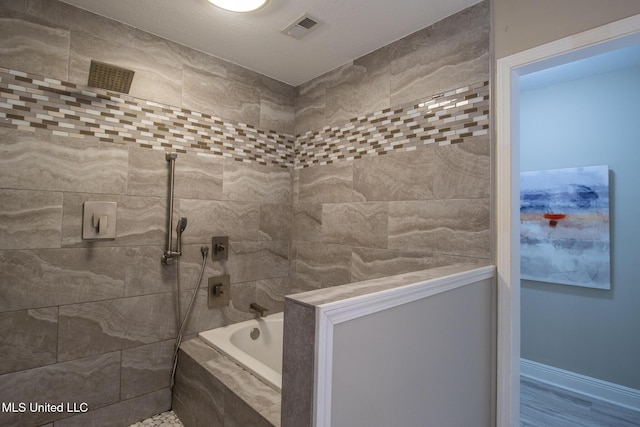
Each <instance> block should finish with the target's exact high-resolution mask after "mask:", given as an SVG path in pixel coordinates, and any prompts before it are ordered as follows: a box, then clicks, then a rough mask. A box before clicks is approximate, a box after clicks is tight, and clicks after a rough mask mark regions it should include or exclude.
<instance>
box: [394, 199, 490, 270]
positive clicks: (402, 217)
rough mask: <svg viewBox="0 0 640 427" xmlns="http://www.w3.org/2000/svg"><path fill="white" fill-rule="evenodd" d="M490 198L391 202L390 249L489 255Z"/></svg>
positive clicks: (475, 255)
mask: <svg viewBox="0 0 640 427" xmlns="http://www.w3.org/2000/svg"><path fill="white" fill-rule="evenodd" d="M489 212H490V204H489V199H457V200H430V201H411V202H389V249H406V250H425V249H426V250H429V251H431V252H433V253H440V254H449V255H460V256H468V257H474V258H489V240H490V231H489V225H490V214H489Z"/></svg>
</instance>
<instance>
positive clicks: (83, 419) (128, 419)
mask: <svg viewBox="0 0 640 427" xmlns="http://www.w3.org/2000/svg"><path fill="white" fill-rule="evenodd" d="M169 409H171V390H170V389H169V388H165V389H162V390H158V391H155V392H153V393H149V394H146V395H144V396H140V397H136V398H134V399H129V400H123V401H121V402H118V403H116V404H114V405H109V406H106V407H103V408H100V409H97V410H95V411H90V412H87V413H84V414H80V415H76V416H73V417H70V418H65V419H64V420H60V421H56V423H55V425H56V426H57V427H122V426H128V425H131V424H133V423H135V422H138V421H142V420H144V419H146V418H150V417H152V416H154V415H157V414H160V413H162V412H166V411H168V410H169Z"/></svg>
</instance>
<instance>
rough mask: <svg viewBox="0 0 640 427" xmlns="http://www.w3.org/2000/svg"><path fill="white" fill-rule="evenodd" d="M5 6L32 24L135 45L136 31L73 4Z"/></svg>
mask: <svg viewBox="0 0 640 427" xmlns="http://www.w3.org/2000/svg"><path fill="white" fill-rule="evenodd" d="M2 6H3V7H6V8H8V9H12V10H15V11H17V12H20V13H22V14H25V15H26V14H28V15H29V20H32V19H34V18H35V19H36V20H43V21H46V22H50V23H52V24H54V25H56V26H59V27H62V28H66V29H69V30H79V31H84V32H86V33H89V34H93V35H94V36H96V37H100V38H103V39H105V40H120V42H121V43H123V44H126V45H128V46H131V45H133V40H134V34H135V29H134V28H133V27H131V26H129V25H126V24H122V23H120V22H118V21H114V20H113V19H108V18H105V17H103V16H100V15H96V14H95V13H91V12H88V11H86V10H84V9H80V8H78V7H75V6H72V5H70V4H66V3H62V2H59V1H51V0H21V1H13V0H8V1H3V2H2Z"/></svg>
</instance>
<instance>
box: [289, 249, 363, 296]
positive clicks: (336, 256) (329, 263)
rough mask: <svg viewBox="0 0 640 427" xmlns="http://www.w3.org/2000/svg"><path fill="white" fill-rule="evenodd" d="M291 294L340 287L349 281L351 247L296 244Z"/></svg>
mask: <svg viewBox="0 0 640 427" xmlns="http://www.w3.org/2000/svg"><path fill="white" fill-rule="evenodd" d="M295 256H296V257H295V261H294V270H295V272H294V274H293V277H292V281H291V292H292V293H298V292H304V291H308V290H311V289H319V288H328V287H330V286H336V285H343V284H345V283H349V282H350V281H351V248H349V247H346V246H341V245H327V244H322V243H307V242H296V255H295Z"/></svg>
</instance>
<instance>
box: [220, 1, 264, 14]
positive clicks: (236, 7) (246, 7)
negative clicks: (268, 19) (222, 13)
mask: <svg viewBox="0 0 640 427" xmlns="http://www.w3.org/2000/svg"><path fill="white" fill-rule="evenodd" d="M268 1H269V0H209V3H211V4H213V5H216V6H218V7H219V8H221V9H224V10H229V11H231V12H251V11H252V10H256V9H260V8H261V7H262V6H264V5H265V4H267V2H268Z"/></svg>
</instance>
